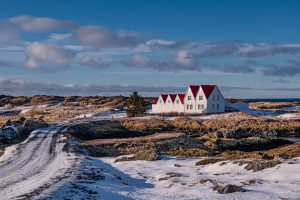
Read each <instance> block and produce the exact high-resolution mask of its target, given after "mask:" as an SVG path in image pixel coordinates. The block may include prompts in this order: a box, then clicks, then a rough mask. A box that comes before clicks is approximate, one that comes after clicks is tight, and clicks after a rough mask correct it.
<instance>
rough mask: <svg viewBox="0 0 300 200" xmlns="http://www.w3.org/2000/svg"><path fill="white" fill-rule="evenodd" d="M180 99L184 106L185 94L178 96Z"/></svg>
mask: <svg viewBox="0 0 300 200" xmlns="http://www.w3.org/2000/svg"><path fill="white" fill-rule="evenodd" d="M178 97H179V99H180V102H181V104H183V103H184V97H185V94H178Z"/></svg>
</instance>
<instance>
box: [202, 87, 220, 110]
mask: <svg viewBox="0 0 300 200" xmlns="http://www.w3.org/2000/svg"><path fill="white" fill-rule="evenodd" d="M206 112H207V113H222V112H225V99H224V97H223V95H222V94H221V92H220V91H219V89H218V87H215V88H214V90H213V91H212V92H211V94H210V96H209V97H208V99H207V110H206Z"/></svg>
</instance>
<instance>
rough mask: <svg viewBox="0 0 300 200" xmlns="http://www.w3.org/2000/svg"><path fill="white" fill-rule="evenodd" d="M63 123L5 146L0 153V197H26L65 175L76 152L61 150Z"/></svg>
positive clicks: (33, 194) (68, 171)
mask: <svg viewBox="0 0 300 200" xmlns="http://www.w3.org/2000/svg"><path fill="white" fill-rule="evenodd" d="M61 128H62V127H60V126H53V127H49V128H44V129H39V130H36V131H34V132H32V133H31V135H30V137H29V138H28V139H27V140H25V141H24V142H22V143H20V144H17V145H14V146H11V147H8V148H7V149H6V150H5V153H4V155H3V156H2V157H0V191H1V195H0V199H3V200H7V199H18V198H20V199H28V198H30V197H31V196H36V195H38V194H39V193H41V192H42V191H43V190H45V189H46V188H47V187H51V186H52V185H53V184H55V183H56V182H58V181H60V180H61V179H63V178H64V177H66V176H67V175H68V174H69V173H70V172H71V167H72V165H73V164H75V162H76V156H75V155H73V154H72V153H67V152H65V151H63V150H62V149H63V147H64V145H65V142H64V140H65V139H66V138H64V136H63V135H61V134H60V133H59V132H58V131H59V130H60V129H61Z"/></svg>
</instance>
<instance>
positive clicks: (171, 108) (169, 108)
mask: <svg viewBox="0 0 300 200" xmlns="http://www.w3.org/2000/svg"><path fill="white" fill-rule="evenodd" d="M164 106H165V110H164V111H165V113H170V112H174V104H173V102H172V99H171V97H170V95H168V98H167V100H166V102H165V105H164Z"/></svg>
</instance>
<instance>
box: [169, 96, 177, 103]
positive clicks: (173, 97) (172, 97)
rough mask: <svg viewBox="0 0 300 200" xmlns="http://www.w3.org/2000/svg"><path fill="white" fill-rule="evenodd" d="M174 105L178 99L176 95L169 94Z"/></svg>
mask: <svg viewBox="0 0 300 200" xmlns="http://www.w3.org/2000/svg"><path fill="white" fill-rule="evenodd" d="M169 96H170V98H171V101H172V103H174V101H175V99H176V94H169Z"/></svg>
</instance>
